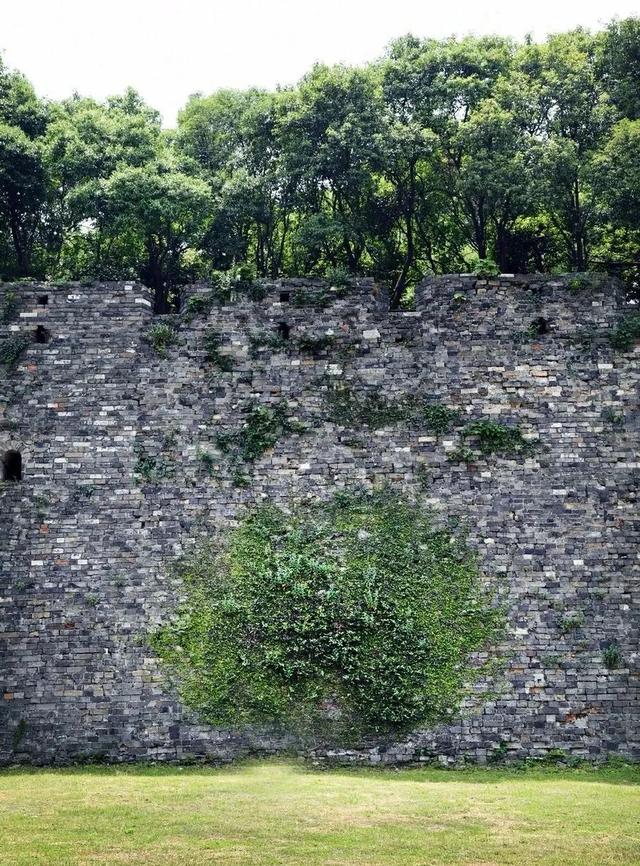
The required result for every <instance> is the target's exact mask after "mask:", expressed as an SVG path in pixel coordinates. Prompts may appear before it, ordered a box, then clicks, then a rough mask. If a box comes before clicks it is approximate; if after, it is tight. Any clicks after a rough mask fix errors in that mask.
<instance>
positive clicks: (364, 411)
mask: <svg viewBox="0 0 640 866" xmlns="http://www.w3.org/2000/svg"><path fill="white" fill-rule="evenodd" d="M324 399H325V404H326V406H327V409H328V414H329V419H330V420H331V421H333V422H334V424H340V425H341V426H343V427H370V428H371V429H373V430H376V429H378V428H380V427H386V426H387V425H389V424H396V423H397V422H399V421H406V420H407V419H409V418H411V417H413V416H414V415H415V413H416V400H415V398H414V397H411V396H406V397H404V398H403V399H402V400H395V401H392V400H388V399H387V398H386V397H384V396H383V395H382V394H380V393H378V392H377V391H375V392H369V393H365V394H357V393H356V392H355V391H354V390H353V389H352V388H351V387H350V386H349V385H346V384H342V383H340V384H337V385H334V386H331V387H330V388H329V389H328V390H327V391H326V392H325V394H324Z"/></svg>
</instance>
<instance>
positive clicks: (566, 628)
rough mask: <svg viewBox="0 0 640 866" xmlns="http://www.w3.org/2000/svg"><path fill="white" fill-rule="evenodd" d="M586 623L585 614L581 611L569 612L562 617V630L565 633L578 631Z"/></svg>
mask: <svg viewBox="0 0 640 866" xmlns="http://www.w3.org/2000/svg"><path fill="white" fill-rule="evenodd" d="M583 625H584V614H583V613H581V612H580V611H577V612H572V613H568V614H566V615H565V616H563V617H562V618H561V619H560V631H562V632H563V633H564V634H569V633H570V632H574V631H577V630H578V629H580V628H582V626H583Z"/></svg>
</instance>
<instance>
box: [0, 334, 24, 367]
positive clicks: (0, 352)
mask: <svg viewBox="0 0 640 866" xmlns="http://www.w3.org/2000/svg"><path fill="white" fill-rule="evenodd" d="M31 342H32V341H31V337H28V336H27V335H26V334H12V335H11V336H9V337H5V339H4V340H3V341H2V342H1V343H0V364H4V366H5V367H6V368H7V370H13V369H14V368H15V367H16V366H17V364H18V361H19V360H20V358H21V357H22V356H23V354H24V353H25V352H26V350H27V349H28V347H29V346H30V345H31Z"/></svg>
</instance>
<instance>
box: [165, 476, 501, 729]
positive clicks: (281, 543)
mask: <svg viewBox="0 0 640 866" xmlns="http://www.w3.org/2000/svg"><path fill="white" fill-rule="evenodd" d="M177 574H178V575H179V576H180V578H181V579H182V581H183V583H184V587H185V590H186V594H187V600H186V602H185V604H184V605H183V606H182V607H181V608H180V609H179V611H178V612H177V615H176V617H175V619H174V620H173V621H172V622H171V623H170V624H168V625H166V626H164V627H163V628H161V629H160V630H159V631H157V632H155V633H154V634H153V635H152V638H151V642H152V646H153V648H154V649H155V651H156V652H157V653H158V655H159V656H160V657H161V659H162V660H163V661H164V662H165V663H166V665H167V666H168V668H169V670H170V671H171V672H172V674H173V675H174V676H175V677H176V680H177V683H178V688H179V691H180V695H181V699H182V700H183V701H184V702H185V703H186V704H187V705H188V706H190V707H192V708H193V709H195V710H196V711H197V712H198V713H199V715H200V716H201V718H202V719H203V721H205V722H207V723H209V724H214V725H233V726H234V727H238V726H240V727H242V726H243V725H246V724H254V723H280V724H283V725H286V726H287V727H288V728H290V729H294V730H298V731H300V732H301V733H315V734H318V733H319V732H322V733H324V734H326V735H330V734H335V735H337V736H340V737H341V738H343V739H344V737H345V735H348V734H350V733H351V734H353V735H355V736H361V735H363V734H366V733H382V732H388V731H398V730H407V729H410V728H411V727H414V726H416V725H419V724H434V723H436V722H438V721H441V720H444V719H448V718H450V717H451V714H452V713H453V712H455V711H456V709H457V708H458V706H459V703H460V700H461V698H462V697H463V695H464V694H465V691H466V689H467V688H468V687H469V686H471V685H472V684H473V683H475V682H477V680H478V679H479V677H480V676H481V674H482V667H481V665H479V662H477V663H476V664H472V663H471V662H470V658H469V656H470V654H471V653H472V652H474V651H478V650H483V649H486V648H487V647H489V646H491V645H493V644H494V643H495V642H496V640H497V639H498V637H499V635H500V633H501V630H502V627H503V623H504V615H503V612H502V611H501V610H500V609H499V608H498V607H496V606H495V604H494V603H493V602H492V599H491V597H490V595H489V594H488V593H487V591H486V590H485V589H484V588H483V581H482V580H481V577H480V574H479V572H478V567H477V564H476V561H475V559H474V558H473V556H472V555H471V554H470V553H469V551H468V550H467V549H466V546H465V544H464V541H463V539H462V538H460V537H459V536H457V535H455V534H454V533H453V532H452V531H451V530H449V529H436V528H434V527H433V525H432V523H431V520H430V517H429V515H428V514H427V513H425V512H423V511H422V510H420V509H419V508H418V507H416V505H415V503H412V502H409V501H407V500H404V499H402V498H400V497H398V496H396V495H393V494H391V493H390V492H381V493H377V494H374V495H363V494H342V495H340V496H336V497H335V498H334V499H333V500H332V501H331V502H330V503H329V504H325V505H316V506H312V507H302V508H301V507H297V508H296V509H294V510H293V513H291V514H290V513H285V512H284V511H281V510H278V509H276V508H263V509H261V510H258V511H256V512H254V513H253V514H251V515H250V516H249V517H247V518H246V519H245V520H244V521H243V523H242V524H241V525H240V527H239V528H238V529H236V530H235V531H233V532H232V533H231V535H230V537H228V538H227V539H225V541H224V542H223V543H221V544H220V547H218V548H216V547H213V546H211V545H203V546H200V547H198V548H197V550H196V552H195V553H194V554H193V555H192V556H191V557H190V558H188V559H186V560H184V561H182V562H181V563H180V564H179V565H178V567H177Z"/></svg>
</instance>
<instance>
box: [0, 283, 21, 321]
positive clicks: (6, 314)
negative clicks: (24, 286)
mask: <svg viewBox="0 0 640 866" xmlns="http://www.w3.org/2000/svg"><path fill="white" fill-rule="evenodd" d="M17 314H18V293H17V292H16V291H15V290H14V289H7V291H6V292H5V295H4V301H3V303H2V312H1V313H0V322H2V324H3V325H8V324H9V322H13V320H14V319H15V317H16V316H17Z"/></svg>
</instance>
